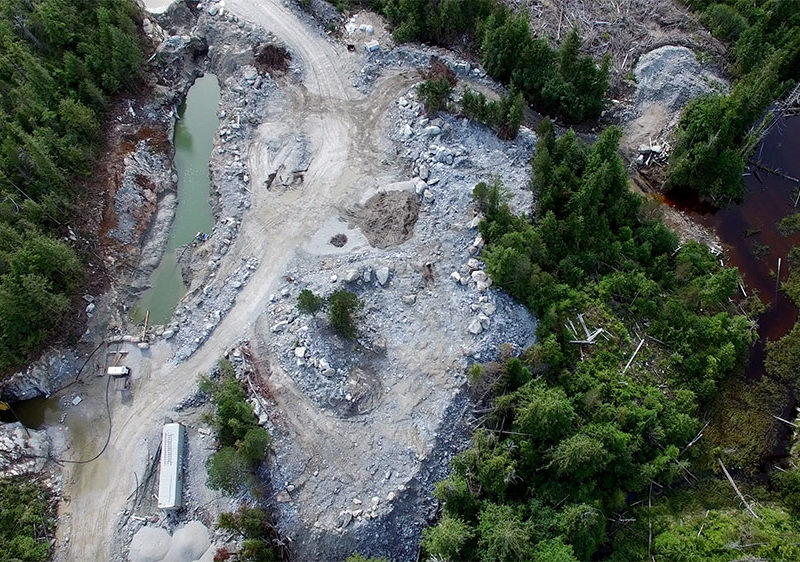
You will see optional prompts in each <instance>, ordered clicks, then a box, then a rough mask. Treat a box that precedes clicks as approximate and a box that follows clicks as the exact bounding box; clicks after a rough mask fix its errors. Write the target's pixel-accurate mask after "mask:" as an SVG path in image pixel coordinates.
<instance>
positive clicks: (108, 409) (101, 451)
mask: <svg viewBox="0 0 800 562" xmlns="http://www.w3.org/2000/svg"><path fill="white" fill-rule="evenodd" d="M95 351H97V350H95ZM87 362H88V359H87ZM110 387H111V376H110V375H108V380H107V381H106V416H108V434H107V435H106V442H105V445H103V448H102V449H100V452H99V453H97V454H96V455H95V456H93V457H92V458H90V459H89V460H86V461H73V460H67V459H56V458H52V460H53V461H54V462H57V463H69V464H88V463H90V462H94V461H96V460H97V459H99V458H100V455H102V454H103V453H105V452H106V449H107V448H108V444H109V443H110V442H111V404H110V403H109V400H108V389H109V388H110Z"/></svg>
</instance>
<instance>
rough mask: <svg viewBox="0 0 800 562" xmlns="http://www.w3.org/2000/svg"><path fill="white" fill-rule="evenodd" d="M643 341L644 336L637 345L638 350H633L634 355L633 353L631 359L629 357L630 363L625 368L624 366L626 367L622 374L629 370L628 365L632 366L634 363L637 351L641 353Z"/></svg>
mask: <svg viewBox="0 0 800 562" xmlns="http://www.w3.org/2000/svg"><path fill="white" fill-rule="evenodd" d="M643 343H644V338H642V341H640V342H639V345H637V346H636V351H634V352H633V355H631V358H630V359H628V364H627V365H625V368H624V369H622V374H623V375H624V374H625V371H627V370H628V367H630V366H631V363H633V360H634V359H636V354H637V353H639V350H640V349H642V344H643Z"/></svg>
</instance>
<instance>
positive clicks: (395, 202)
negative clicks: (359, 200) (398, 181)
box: [354, 191, 419, 248]
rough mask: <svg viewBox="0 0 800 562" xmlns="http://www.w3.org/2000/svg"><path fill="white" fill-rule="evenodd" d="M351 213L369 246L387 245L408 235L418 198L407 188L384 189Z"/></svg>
mask: <svg viewBox="0 0 800 562" xmlns="http://www.w3.org/2000/svg"><path fill="white" fill-rule="evenodd" d="M354 215H355V221H356V223H357V224H358V226H359V228H361V231H362V232H363V233H364V236H366V237H367V240H368V241H369V243H370V245H371V246H374V247H375V248H389V247H391V246H397V245H399V244H402V243H403V242H405V241H406V240H408V239H409V238H411V235H412V234H413V233H414V225H415V224H416V223H417V217H418V216H419V200H418V199H417V196H416V195H415V194H414V193H413V192H410V191H384V192H381V193H377V194H375V195H374V196H372V197H371V198H370V199H369V200H368V201H367V202H366V203H365V204H364V206H363V207H361V208H359V209H357V210H356V211H355V213H354Z"/></svg>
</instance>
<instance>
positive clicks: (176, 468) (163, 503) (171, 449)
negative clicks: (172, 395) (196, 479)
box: [158, 423, 186, 511]
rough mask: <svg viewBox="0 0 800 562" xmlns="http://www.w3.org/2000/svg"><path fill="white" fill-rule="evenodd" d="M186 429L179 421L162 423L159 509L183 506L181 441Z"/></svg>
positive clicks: (173, 508)
mask: <svg viewBox="0 0 800 562" xmlns="http://www.w3.org/2000/svg"><path fill="white" fill-rule="evenodd" d="M185 438H186V429H185V428H184V427H183V426H182V425H181V424H179V423H167V424H164V429H163V431H162V433H161V472H160V473H159V475H158V507H159V509H166V510H171V511H174V510H178V509H180V508H181V507H183V443H184V440H185Z"/></svg>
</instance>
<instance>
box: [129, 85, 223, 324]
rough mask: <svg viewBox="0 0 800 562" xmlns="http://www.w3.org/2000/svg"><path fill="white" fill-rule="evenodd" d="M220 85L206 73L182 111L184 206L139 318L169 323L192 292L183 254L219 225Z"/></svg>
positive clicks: (179, 153) (179, 158)
mask: <svg viewBox="0 0 800 562" xmlns="http://www.w3.org/2000/svg"><path fill="white" fill-rule="evenodd" d="M219 98H220V88H219V82H218V81H217V77H216V76H214V75H213V74H206V75H205V76H203V77H201V78H198V79H197V80H196V81H195V83H194V85H193V86H192V87H191V89H190V90H189V93H188V95H187V96H186V101H185V102H184V103H183V104H182V105H181V107H180V109H179V110H178V115H179V117H180V119H179V120H178V122H177V124H176V125H175V139H174V142H175V168H176V169H177V171H178V208H177V209H176V211H175V220H174V221H173V223H172V228H171V230H170V235H169V240H168V242H167V247H166V250H165V251H164V256H163V257H162V258H161V263H159V265H158V267H157V268H156V270H155V271H153V273H152V275H151V276H150V289H148V290H147V291H145V293H144V294H143V295H142V297H141V298H140V299H139V301H138V302H137V303H136V305H135V306H134V308H133V310H132V311H131V317H132V318H133V320H134V321H137V322H141V321H143V320H144V317H145V315H146V313H147V312H148V311H149V312H150V323H151V324H166V323H168V322H169V321H170V319H171V318H172V313H173V312H174V311H175V306H176V305H177V304H178V301H180V299H181V298H182V297H183V295H184V294H185V293H186V286H185V285H184V284H183V278H182V277H181V272H180V267H179V265H178V258H179V257H180V252H182V251H184V248H185V246H186V245H187V244H190V243H191V242H192V241H193V240H194V238H195V235H196V234H197V233H198V232H204V233H208V232H209V231H210V230H211V229H212V228H213V226H214V216H213V215H212V213H211V205H210V203H209V195H210V192H211V189H210V179H209V171H208V159H209V156H210V155H211V150H212V148H213V145H214V135H215V134H216V131H217V127H218V126H219V119H218V118H217V106H218V104H219Z"/></svg>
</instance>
